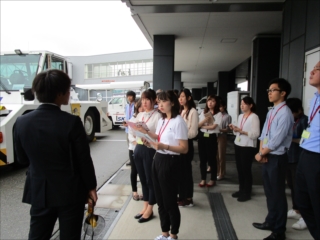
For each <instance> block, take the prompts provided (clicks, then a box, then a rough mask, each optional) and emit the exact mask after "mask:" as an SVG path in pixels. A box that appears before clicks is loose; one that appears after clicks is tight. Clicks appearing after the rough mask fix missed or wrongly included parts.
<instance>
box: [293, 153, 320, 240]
mask: <svg viewBox="0 0 320 240" xmlns="http://www.w3.org/2000/svg"><path fill="white" fill-rule="evenodd" d="M295 194H296V203H297V206H298V209H299V211H300V213H301V215H302V217H303V219H304V221H305V222H306V224H307V226H308V229H309V232H310V233H311V235H312V237H313V238H314V239H317V240H319V239H320V153H315V152H310V151H307V150H303V151H302V153H301V155H300V160H299V163H298V167H297V173H296V193H295Z"/></svg>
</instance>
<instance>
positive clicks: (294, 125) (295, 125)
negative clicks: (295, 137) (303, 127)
mask: <svg viewBox="0 0 320 240" xmlns="http://www.w3.org/2000/svg"><path fill="white" fill-rule="evenodd" d="M299 121H300V118H298V119H297V121H295V122H294V124H293V127H292V129H293V130H295V129H296V127H297V125H298V122H299Z"/></svg>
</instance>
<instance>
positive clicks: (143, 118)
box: [142, 110, 155, 123]
mask: <svg viewBox="0 0 320 240" xmlns="http://www.w3.org/2000/svg"><path fill="white" fill-rule="evenodd" d="M154 112H155V110H154V111H153V113H151V115H150V117H149V118H148V119H147V121H146V123H147V122H148V121H149V119H150V118H151V117H152V114H154ZM143 121H144V116H143V117H142V122H143Z"/></svg>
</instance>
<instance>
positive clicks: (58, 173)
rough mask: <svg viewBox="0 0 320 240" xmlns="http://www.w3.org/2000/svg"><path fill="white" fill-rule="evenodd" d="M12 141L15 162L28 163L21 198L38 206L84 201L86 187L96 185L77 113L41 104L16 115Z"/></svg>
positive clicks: (63, 204)
mask: <svg viewBox="0 0 320 240" xmlns="http://www.w3.org/2000/svg"><path fill="white" fill-rule="evenodd" d="M14 142H15V149H16V154H17V157H18V162H20V163H22V164H27V163H30V165H29V169H28V172H27V179H26V183H25V187H24V194H23V199H22V202H24V203H29V204H31V205H32V206H34V207H38V208H47V207H60V206H65V205H69V204H77V203H85V201H86V198H87V196H88V192H89V190H92V189H95V188H96V185H97V180H96V176H95V171H94V166H93V163H92V159H91V156H90V148H89V144H88V141H87V138H86V134H85V131H84V128H83V125H82V122H81V119H80V118H79V117H77V116H73V115H71V114H69V113H67V112H64V111H61V110H60V108H59V107H58V106H56V105H53V104H42V105H40V106H39V107H38V108H37V109H36V110H34V111H32V112H30V113H28V114H26V115H23V116H20V117H19V118H18V119H17V121H16V124H15V127H14ZM71 149H72V151H71V152H72V154H70V150H71Z"/></svg>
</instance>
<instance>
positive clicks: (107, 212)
mask: <svg viewBox="0 0 320 240" xmlns="http://www.w3.org/2000/svg"><path fill="white" fill-rule="evenodd" d="M94 213H95V214H96V215H100V216H101V217H103V218H104V220H105V223H106V226H105V227H104V229H103V231H102V232H101V233H100V234H99V235H97V236H94V237H93V239H102V238H103V236H104V235H106V233H107V232H108V230H109V228H110V226H111V224H112V223H113V221H114V220H115V218H116V217H117V216H118V214H119V211H118V210H115V209H108V208H95V209H94ZM83 237H84V232H83V231H82V234H81V239H89V240H91V237H90V236H86V237H85V238H83Z"/></svg>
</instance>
